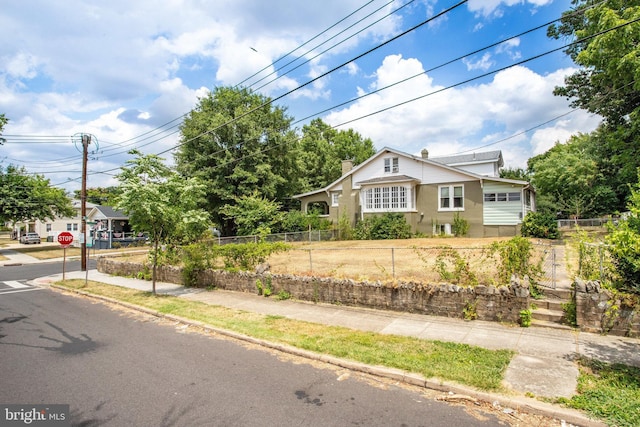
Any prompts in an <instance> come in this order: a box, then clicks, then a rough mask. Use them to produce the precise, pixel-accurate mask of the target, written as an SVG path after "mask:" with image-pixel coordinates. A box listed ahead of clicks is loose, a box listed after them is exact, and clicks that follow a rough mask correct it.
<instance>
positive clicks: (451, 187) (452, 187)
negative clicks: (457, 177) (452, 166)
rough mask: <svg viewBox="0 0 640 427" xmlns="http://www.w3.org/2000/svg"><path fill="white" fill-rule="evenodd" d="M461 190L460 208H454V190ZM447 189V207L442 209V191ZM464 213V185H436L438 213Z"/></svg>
mask: <svg viewBox="0 0 640 427" xmlns="http://www.w3.org/2000/svg"><path fill="white" fill-rule="evenodd" d="M458 187H460V188H462V195H461V196H460V199H461V201H462V206H460V207H455V206H454V205H455V199H456V196H455V189H456V188H458ZM444 188H447V189H448V190H449V194H448V196H447V197H448V202H449V206H448V207H442V196H441V195H442V189H444ZM462 211H464V184H447V185H438V212H462Z"/></svg>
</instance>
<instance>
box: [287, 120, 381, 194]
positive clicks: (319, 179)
mask: <svg viewBox="0 0 640 427" xmlns="http://www.w3.org/2000/svg"><path fill="white" fill-rule="evenodd" d="M299 148H300V154H299V156H298V160H299V162H300V169H301V171H302V174H301V178H300V179H301V185H302V191H311V190H316V189H319V188H323V187H326V186H327V185H329V184H330V183H332V182H333V181H335V180H336V179H338V178H340V175H341V174H342V166H341V165H342V160H352V161H353V164H354V165H358V164H360V163H362V162H364V161H365V160H367V159H368V158H369V157H371V156H373V155H374V154H375V152H376V150H375V148H374V146H373V142H372V141H371V139H369V138H364V137H362V135H360V134H359V133H358V132H356V131H354V130H353V129H348V130H336V129H334V128H332V127H331V126H329V125H328V124H326V123H325V122H323V121H322V119H314V120H312V121H311V123H309V124H308V125H305V126H303V127H302V136H301V138H300V147H299Z"/></svg>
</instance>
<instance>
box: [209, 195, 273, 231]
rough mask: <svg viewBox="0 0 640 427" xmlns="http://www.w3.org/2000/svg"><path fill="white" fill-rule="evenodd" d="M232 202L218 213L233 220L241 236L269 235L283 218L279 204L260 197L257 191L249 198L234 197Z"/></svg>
mask: <svg viewBox="0 0 640 427" xmlns="http://www.w3.org/2000/svg"><path fill="white" fill-rule="evenodd" d="M234 201H235V203H233V204H228V205H225V206H223V207H222V208H221V209H220V212H221V213H222V214H223V215H225V218H227V219H231V220H233V222H234V223H235V224H236V227H237V228H238V234H239V235H241V236H249V235H253V234H271V232H272V229H273V228H274V227H275V226H276V225H277V224H278V223H280V222H281V221H282V218H283V217H284V213H283V212H281V211H280V204H279V203H277V202H274V201H271V200H267V199H265V198H264V197H260V195H259V194H258V192H257V191H254V193H253V194H251V195H249V196H240V197H236V198H234Z"/></svg>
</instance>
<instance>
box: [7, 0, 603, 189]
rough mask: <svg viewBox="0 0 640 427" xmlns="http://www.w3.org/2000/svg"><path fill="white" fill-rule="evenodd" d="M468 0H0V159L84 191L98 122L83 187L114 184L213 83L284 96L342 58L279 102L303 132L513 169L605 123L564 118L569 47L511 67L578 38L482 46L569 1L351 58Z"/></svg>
mask: <svg viewBox="0 0 640 427" xmlns="http://www.w3.org/2000/svg"><path fill="white" fill-rule="evenodd" d="M457 3H458V2H457V1H452V0H447V1H436V0H401V1H398V0H397V1H389V0H371V1H369V0H312V1H308V2H299V1H293V0H271V1H269V2H265V1H262V0H234V1H231V0H210V1H207V0H171V1H169V0H167V1H163V2H156V1H151V0H137V1H135V2H131V1H129V0H114V1H110V2H101V1H86V0H85V1H81V0H66V1H65V2H50V1H46V0H23V1H20V2H16V1H11V0H0V63H1V64H2V66H0V113H4V114H5V115H6V116H7V117H8V118H9V119H10V122H9V124H8V125H7V126H6V128H5V130H4V137H5V138H6V139H7V142H6V143H5V144H4V145H3V146H0V159H2V164H3V166H6V165H8V164H16V165H22V166H25V168H26V169H27V170H28V171H29V172H33V173H40V174H43V175H45V177H47V178H49V179H50V180H51V183H52V184H54V185H58V186H60V187H63V188H65V189H67V190H69V191H72V190H76V189H79V188H80V182H79V178H80V176H81V156H80V152H79V146H78V143H77V137H76V138H74V135H77V134H79V133H90V134H92V135H94V138H95V139H94V143H93V144H92V148H93V150H94V152H93V153H92V154H91V156H90V160H89V167H88V169H89V180H88V185H89V186H91V187H97V186H109V185H116V184H117V181H115V179H114V176H113V175H114V174H115V173H117V172H118V168H119V167H120V166H122V165H123V164H124V162H125V161H126V160H127V159H128V156H127V154H126V152H127V151H128V150H129V149H131V148H139V149H140V150H141V151H143V152H145V153H161V152H165V151H166V150H169V149H171V147H174V146H175V145H176V144H177V143H178V141H179V135H178V133H176V129H177V128H176V127H175V125H177V124H179V121H173V122H172V120H175V119H177V118H179V117H181V116H182V115H183V114H185V113H187V112H189V111H190V110H191V109H192V108H194V107H195V105H196V103H197V99H198V97H199V96H203V95H204V94H206V93H207V91H208V90H210V89H212V88H214V87H216V86H222V85H236V84H239V83H241V82H244V84H245V85H246V86H249V87H251V88H253V89H254V90H257V91H259V92H260V93H263V94H264V95H267V96H270V97H272V98H276V97H279V96H281V95H282V94H284V93H287V92H289V91H292V90H294V89H296V88H298V87H299V86H301V85H303V84H304V83H306V82H308V81H309V80H311V79H313V78H315V77H318V76H320V75H322V74H324V73H326V72H327V71H329V70H332V69H334V68H336V67H339V66H340V65H342V64H347V65H345V66H343V67H340V68H339V69H338V70H337V71H335V72H333V73H331V74H329V75H327V76H325V77H323V78H321V79H319V80H317V81H314V82H313V83H312V84H309V85H307V86H305V87H303V88H301V89H299V90H295V91H293V92H292V93H291V94H290V95H288V96H286V97H283V98H282V99H279V100H278V101H277V105H279V106H283V107H286V108H287V110H288V113H289V115H290V116H292V117H293V118H294V120H296V121H297V124H296V126H297V127H298V128H301V127H302V126H303V125H304V124H305V123H306V122H308V119H307V120H302V119H304V118H305V117H308V116H313V117H320V118H322V119H323V120H325V121H326V122H327V123H329V124H331V125H334V126H338V128H340V129H347V128H353V129H355V130H357V131H358V132H360V133H361V134H362V135H363V136H365V137H369V138H371V139H372V140H373V142H374V144H375V146H376V148H378V149H380V148H382V147H385V146H389V147H393V148H395V149H398V150H402V151H406V152H409V153H412V154H419V152H420V150H421V149H422V148H427V149H428V150H429V152H430V153H431V155H434V156H437V155H451V154H456V153H461V152H470V151H483V150H493V149H500V150H502V152H503V156H504V158H505V163H506V166H511V167H523V166H525V165H526V161H527V159H528V158H529V157H531V156H534V155H537V154H540V153H543V152H544V151H546V150H547V149H549V148H550V147H551V146H553V144H554V143H555V142H556V141H559V142H564V141H566V139H567V138H568V137H569V136H570V135H572V134H576V133H579V132H590V131H592V130H593V129H594V128H595V127H596V126H597V125H598V123H599V121H600V118H599V117H597V116H593V115H591V114H588V113H586V112H583V111H575V112H572V113H570V114H567V113H569V112H570V111H571V108H570V107H569V102H568V101H567V100H565V99H562V98H558V97H555V96H553V94H552V91H553V88H554V87H555V86H557V85H561V84H562V83H563V79H564V77H565V76H566V75H568V74H571V73H572V72H574V71H575V65H574V64H573V63H572V62H571V60H570V59H569V58H568V57H567V56H566V55H565V54H564V53H563V52H561V51H559V52H555V53H551V54H548V55H545V56H543V57H542V58H540V59H536V60H534V61H529V62H525V63H524V64H522V65H517V66H513V65H514V64H515V63H517V62H519V61H523V60H526V59H528V58H531V57H533V56H535V55H539V54H543V53H546V52H549V51H551V50H553V49H556V48H558V47H561V46H562V45H563V44H565V43H567V42H568V40H550V39H548V38H547V37H546V28H542V29H540V30H537V31H534V32H532V33H530V34H527V35H523V36H521V37H518V38H515V39H512V40H510V41H508V42H504V43H502V44H500V45H499V46H495V47H493V48H490V49H487V50H484V51H482V52H478V53H475V54H471V52H474V51H476V50H478V49H482V48H485V47H487V46H489V45H491V44H493V43H497V42H500V41H502V40H505V39H507V38H509V37H512V36H514V35H516V34H519V33H522V32H524V31H527V30H530V29H532V28H535V27H537V26H539V25H542V24H545V23H547V22H550V21H553V20H554V19H557V18H559V17H560V15H561V13H562V12H563V11H565V10H568V9H569V8H570V0H562V1H557V0H556V1H553V0H471V1H468V2H467V3H465V4H463V5H460V6H458V7H456V8H455V9H453V10H452V11H450V12H448V13H446V14H445V15H443V16H441V17H439V18H437V19H434V20H432V21H431V22H429V23H427V24H425V25H422V26H420V27H419V28H417V29H415V30H414V31H412V32H410V33H408V34H406V35H404V36H402V37H400V38H398V39H397V40H395V41H393V42H391V43H388V44H386V45H384V46H383V47H381V48H379V49H376V50H374V51H373V52H371V53H369V54H367V55H365V56H363V57H362V58H360V59H357V60H355V61H352V59H353V58H356V57H358V56H359V55H361V54H362V53H364V52H366V51H368V50H370V49H373V48H375V47H376V46H378V45H380V44H381V43H383V42H385V41H387V40H389V39H391V38H392V37H394V36H397V35H398V34H401V33H403V32H405V31H406V30H408V29H410V28H412V27H414V26H416V25H418V24H419V23H421V22H423V21H425V20H427V19H428V18H430V17H433V16H434V15H436V14H438V13H440V12H441V11H443V10H445V9H448V8H450V7H452V6H453V5H455V4H457ZM396 9H399V10H397V11H396ZM394 11H395V12H394ZM392 12H393V13H392ZM387 15H388V16H387ZM325 30H326V31H325ZM314 37H315V38H314ZM305 43H306V44H305ZM303 44H304V46H302V47H301V45H303ZM292 51H294V53H293V54H292V55H289V56H287V57H286V58H284V59H282V60H281V61H279V62H276V63H275V65H274V61H277V60H278V59H279V58H281V57H282V56H283V55H286V54H288V53H289V52H292ZM456 58H462V59H459V60H457V61H455V62H453V63H451V64H449V65H446V66H444V67H441V66H442V65H443V64H445V63H447V62H449V61H451V60H454V59H456ZM289 62H291V63H290V64H288V65H287V63H289ZM294 67H296V68H295V69H293V68H294ZM504 67H510V68H506V69H504V70H502V71H498V70H500V69H502V68H504ZM434 68H435V69H434ZM431 69H434V70H432V71H428V72H426V73H425V71H426V70H431ZM261 70H264V71H261ZM496 71H498V72H496ZM256 73H257V74H256ZM485 73H491V74H489V75H487V76H486V77H482V78H477V77H478V76H481V75H483V74H485ZM267 75H268V76H267ZM415 75H419V76H418V77H415V78H412V79H411V80H409V81H407V82H405V83H402V84H396V85H394V86H392V87H391V88H388V89H385V90H381V91H379V92H376V93H373V94H371V93H372V92H374V91H376V90H379V89H382V88H384V87H386V86H388V85H393V84H394V83H397V82H398V81H400V80H402V79H404V78H406V77H410V76H415ZM252 76H253V77H252ZM249 77H250V78H249ZM263 77H264V79H262V78H263ZM247 78H249V79H248V80H245V79H247ZM260 79H262V80H261V81H259V82H258V80H260ZM470 79H474V80H472V81H470V82H468V83H465V84H461V83H462V82H464V81H466V80H470ZM451 86H453V87H451ZM366 94H371V95H369V96H366V97H363V98H361V99H358V100H355V101H354V102H351V103H349V104H346V105H343V106H338V105H339V104H341V103H344V102H347V101H349V100H353V99H354V98H357V97H358V96H362V95H366ZM416 98H419V99H416ZM413 99H416V100H414V101H411V102H408V101H410V100H413ZM402 103H404V105H401V106H397V107H394V106H396V105H398V104H402ZM324 110H329V111H326V112H323V111H324ZM381 110H385V111H384V112H381V113H376V112H378V111H381ZM371 114H373V115H371ZM368 115H370V116H369V117H365V116H368ZM363 117H364V118H363ZM168 122H171V123H170V125H168V126H165V127H163V128H161V129H157V128H158V127H159V126H161V125H163V124H165V123H168ZM547 122H548V123H547ZM345 123H346V124H345ZM529 129H532V130H529ZM149 132H151V133H149ZM96 141H97V143H96ZM163 156H165V157H166V158H167V160H168V161H169V162H170V161H171V160H172V158H171V154H170V153H169V152H168V153H166V154H164V155H163Z"/></svg>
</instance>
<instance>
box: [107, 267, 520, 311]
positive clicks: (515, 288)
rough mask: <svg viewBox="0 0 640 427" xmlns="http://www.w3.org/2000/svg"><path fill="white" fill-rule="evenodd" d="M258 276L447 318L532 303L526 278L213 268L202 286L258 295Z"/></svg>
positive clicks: (169, 273) (296, 292) (172, 278)
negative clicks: (480, 282)
mask: <svg viewBox="0 0 640 427" xmlns="http://www.w3.org/2000/svg"><path fill="white" fill-rule="evenodd" d="M98 271H100V272H103V273H107V274H113V275H120V276H133V277H135V276H137V275H138V272H140V271H143V266H142V265H141V264H137V263H130V262H121V261H117V260H115V259H111V258H100V259H99V260H98ZM258 271H260V270H258ZM157 280H158V281H161V282H169V283H176V284H182V277H181V271H180V269H178V268H175V267H159V268H158V271H157ZM258 280H260V282H261V283H262V285H263V287H266V286H267V285H268V284H269V283H270V286H271V289H272V293H273V296H272V298H274V297H275V296H276V295H277V294H278V293H279V292H281V291H284V292H288V293H289V294H290V295H291V297H292V298H294V299H299V300H305V301H314V302H323V303H330V304H344V305H351V306H360V307H369V308H375V309H384V310H396V311H403V312H410V313H421V314H429V315H436V316H443V317H455V318H465V317H466V318H468V317H469V316H470V315H472V314H475V316H476V318H477V319H479V320H488V321H500V322H511V323H518V322H519V320H520V311H521V310H524V309H527V308H528V307H529V283H528V281H526V280H525V281H522V282H521V281H519V280H516V279H514V280H513V281H512V283H511V284H510V285H509V286H503V287H497V288H496V287H494V286H476V287H464V288H463V287H460V286H456V285H452V284H433V285H425V284H421V283H414V282H399V283H397V284H394V285H388V284H382V283H369V282H360V281H354V280H349V279H333V278H317V277H308V276H292V275H280V274H270V273H268V272H262V273H249V272H239V273H232V272H227V271H219V270H207V271H204V272H202V273H200V274H199V276H198V287H209V286H213V287H216V288H218V289H226V290H232V291H239V292H250V293H257V283H258Z"/></svg>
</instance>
